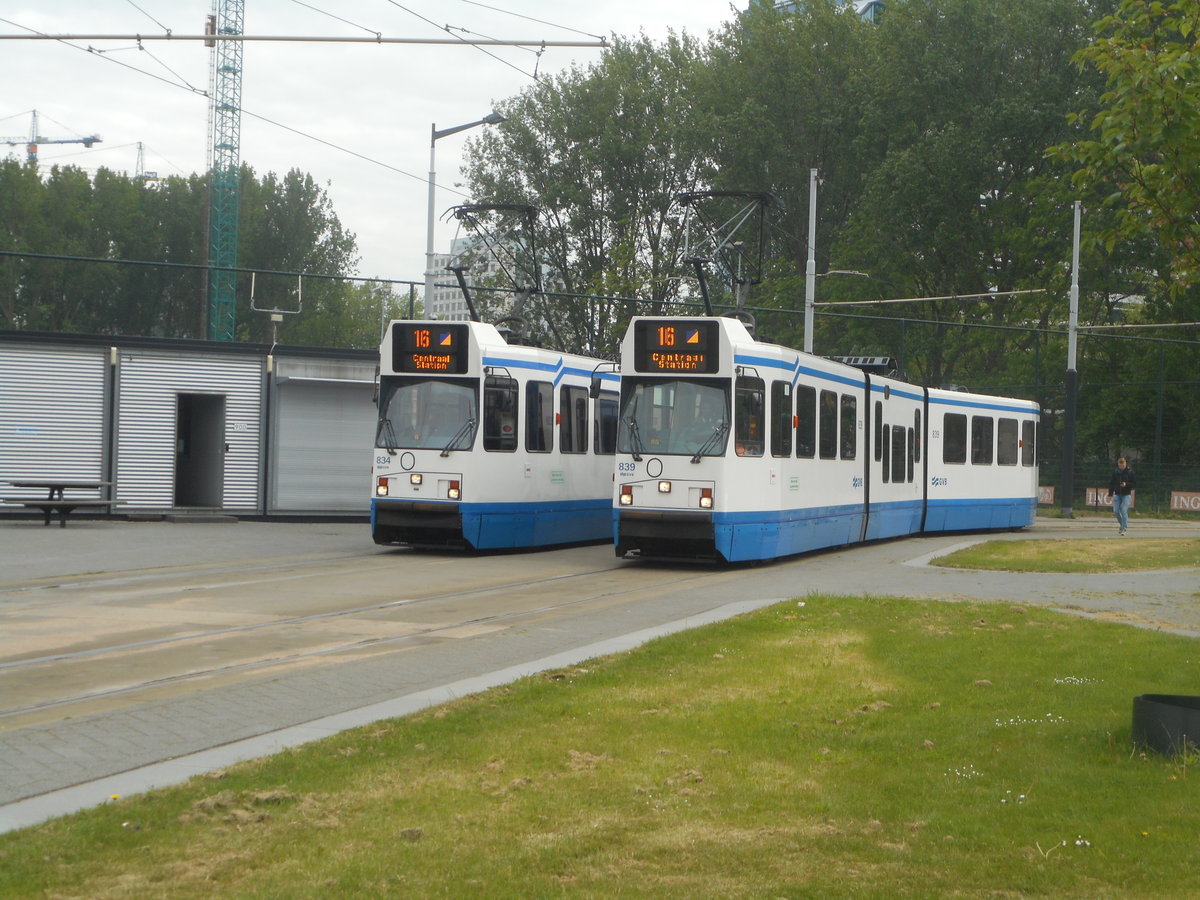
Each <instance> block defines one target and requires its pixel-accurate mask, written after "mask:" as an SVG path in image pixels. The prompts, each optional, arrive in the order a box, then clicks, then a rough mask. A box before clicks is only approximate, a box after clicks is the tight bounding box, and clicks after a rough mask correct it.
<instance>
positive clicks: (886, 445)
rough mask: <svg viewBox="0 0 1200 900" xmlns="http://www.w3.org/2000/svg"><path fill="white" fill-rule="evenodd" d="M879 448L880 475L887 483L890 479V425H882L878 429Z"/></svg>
mask: <svg viewBox="0 0 1200 900" xmlns="http://www.w3.org/2000/svg"><path fill="white" fill-rule="evenodd" d="M879 449H880V459H881V460H882V462H883V465H882V466H881V467H880V475H881V476H882V478H883V483H884V484H887V483H888V482H889V481H890V480H891V475H892V426H891V425H884V426H883V427H882V428H880V429H879Z"/></svg>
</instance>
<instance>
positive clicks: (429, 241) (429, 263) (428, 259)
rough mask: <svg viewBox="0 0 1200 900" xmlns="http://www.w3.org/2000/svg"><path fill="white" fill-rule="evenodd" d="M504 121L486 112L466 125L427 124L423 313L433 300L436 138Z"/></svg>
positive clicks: (429, 312)
mask: <svg viewBox="0 0 1200 900" xmlns="http://www.w3.org/2000/svg"><path fill="white" fill-rule="evenodd" d="M503 121H504V116H502V115H500V113H497V112H494V113H488V114H487V115H486V116H484V117H483V118H482V119H479V120H478V121H475V122H468V123H467V124H466V125H455V126H454V127H453V128H443V129H442V130H441V131H439V130H438V127H437V124H436V123H434V124H432V125H430V126H429V210H428V222H427V227H426V231H425V315H426V316H429V315H432V312H431V309H430V304H431V303H432V302H433V222H434V195H435V193H436V190H437V182H436V180H435V179H436V174H435V172H434V151H435V150H436V148H437V142H438V138H444V137H448V136H449V135H452V134H458V133H459V132H460V131H466V130H467V129H468V128H475V127H477V126H479V125H498V124H499V123H501V122H503Z"/></svg>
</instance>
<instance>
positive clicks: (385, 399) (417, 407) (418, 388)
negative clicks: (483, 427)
mask: <svg viewBox="0 0 1200 900" xmlns="http://www.w3.org/2000/svg"><path fill="white" fill-rule="evenodd" d="M381 387H382V391H381V394H380V397H379V428H378V430H377V431H376V433H375V446H376V447H386V448H387V449H388V450H397V449H400V450H441V451H443V452H444V453H445V452H449V451H450V450H470V449H471V446H472V445H473V444H474V443H475V431H476V425H477V423H478V422H479V383H478V381H477V380H475V379H472V378H385V379H384V380H383V383H382V386H381Z"/></svg>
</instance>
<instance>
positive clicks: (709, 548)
mask: <svg viewBox="0 0 1200 900" xmlns="http://www.w3.org/2000/svg"><path fill="white" fill-rule="evenodd" d="M616 525H617V527H616V532H617V533H616V539H617V540H616V551H617V556H624V555H625V554H627V553H629V552H630V551H635V550H636V551H638V552H639V553H641V555H642V556H646V557H669V558H688V559H719V558H721V557H720V554H719V553H718V552H717V547H716V532H715V531H714V528H713V520H712V513H711V512H708V511H701V510H681V509H618V510H617V523H616Z"/></svg>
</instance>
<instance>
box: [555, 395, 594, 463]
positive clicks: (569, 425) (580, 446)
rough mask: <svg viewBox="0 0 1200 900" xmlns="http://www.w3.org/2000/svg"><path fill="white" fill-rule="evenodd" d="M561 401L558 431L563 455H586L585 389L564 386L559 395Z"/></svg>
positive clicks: (586, 407) (586, 419)
mask: <svg viewBox="0 0 1200 900" xmlns="http://www.w3.org/2000/svg"><path fill="white" fill-rule="evenodd" d="M559 396H560V397H561V399H562V415H561V417H560V420H561V424H560V425H559V430H560V432H561V437H562V442H561V443H560V444H559V446H560V447H561V449H562V452H563V453H587V446H588V395H587V388H583V387H572V386H571V385H566V384H564V385H563V386H562V389H561V391H560V393H559Z"/></svg>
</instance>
